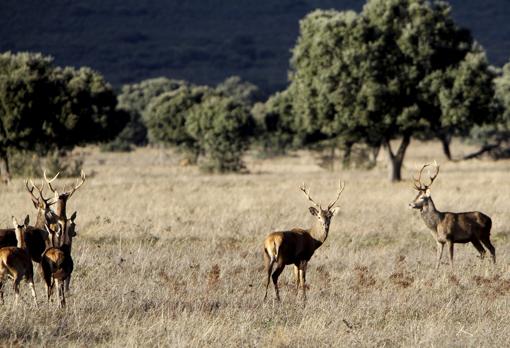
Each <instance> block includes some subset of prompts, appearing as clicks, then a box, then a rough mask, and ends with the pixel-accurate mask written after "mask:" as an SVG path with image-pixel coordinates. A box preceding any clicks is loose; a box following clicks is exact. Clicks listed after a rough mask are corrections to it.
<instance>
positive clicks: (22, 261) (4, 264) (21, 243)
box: [0, 215, 37, 306]
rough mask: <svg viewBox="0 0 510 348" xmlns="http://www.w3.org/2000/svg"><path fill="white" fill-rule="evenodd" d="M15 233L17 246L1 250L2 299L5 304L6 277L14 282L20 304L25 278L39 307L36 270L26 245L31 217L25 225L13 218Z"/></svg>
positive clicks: (0, 287)
mask: <svg viewBox="0 0 510 348" xmlns="http://www.w3.org/2000/svg"><path fill="white" fill-rule="evenodd" d="M12 223H13V225H14V231H15V235H16V240H17V246H15V247H13V246H10V247H4V248H1V249H0V298H1V300H2V304H3V303H4V292H3V289H2V288H3V282H4V278H5V276H6V275H7V276H9V277H11V278H12V279H13V280H14V292H15V294H16V304H18V303H19V283H20V282H21V280H22V279H23V278H25V279H26V281H27V282H28V284H29V285H30V290H31V291H32V297H33V298H34V302H35V305H36V306H37V296H36V294H35V287H34V269H33V267H32V261H31V260H30V254H29V252H28V250H27V245H26V243H25V236H24V234H25V232H26V230H27V228H28V223H29V217H28V215H27V217H26V218H25V221H24V223H23V225H19V224H18V221H17V220H16V218H15V217H14V216H13V217H12Z"/></svg>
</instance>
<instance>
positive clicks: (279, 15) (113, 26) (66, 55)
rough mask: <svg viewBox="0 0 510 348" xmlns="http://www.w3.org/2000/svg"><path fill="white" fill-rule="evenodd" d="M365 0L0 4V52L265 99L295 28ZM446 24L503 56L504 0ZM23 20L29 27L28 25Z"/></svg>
mask: <svg viewBox="0 0 510 348" xmlns="http://www.w3.org/2000/svg"><path fill="white" fill-rule="evenodd" d="M364 3H365V0H279V1H272V0H263V1H247V0H243V1H239V0H222V1H211V0H187V1H184V2H183V1H162V0H153V1H150V2H140V1H137V0H111V1H100V0H86V1H79V2H76V1H63V2H62V1H58V2H53V3H51V4H49V3H47V2H41V1H35V0H28V1H17V0H4V1H2V2H1V3H0V11H1V12H2V14H3V18H2V20H1V21H0V32H1V33H2V40H1V41H0V51H7V50H14V51H37V52H44V53H45V54H51V55H53V56H54V57H55V58H56V63H57V64H58V65H63V66H65V65H71V66H90V67H92V68H93V69H95V70H98V71H101V72H102V73H103V74H104V75H105V77H106V79H107V80H108V81H110V82H111V83H113V85H114V86H116V87H120V86H121V85H123V84H127V83H137V82H139V81H141V80H144V79H146V78H150V77H157V76H168V77H171V78H175V79H182V80H187V81H190V82H192V83H195V84H201V85H203V84H205V85H215V84H217V83H219V82H220V81H222V80H224V79H225V77H227V76H232V75H239V76H241V78H242V79H243V80H248V81H250V82H252V83H254V84H255V85H257V86H259V87H260V88H261V90H262V91H264V93H265V94H266V95H267V94H269V93H274V92H275V91H277V90H280V89H283V88H284V87H285V85H286V82H287V70H288V62H289V59H290V57H291V54H290V52H289V48H291V47H293V46H294V44H295V42H296V38H297V36H298V32H299V24H298V21H299V20H300V19H301V18H303V17H304V16H305V15H306V14H307V13H309V12H311V11H313V10H315V9H317V8H322V9H337V10H348V9H349V10H351V9H352V10H356V11H360V10H361V8H362V6H363V4H364ZM449 3H450V4H451V5H452V6H453V17H454V18H455V20H456V21H457V22H458V23H459V24H460V25H461V26H463V27H467V28H470V29H471V30H472V31H473V34H474V36H475V37H476V39H477V40H478V41H479V42H480V43H481V44H482V45H483V46H484V47H485V48H486V49H487V52H488V56H489V61H490V63H491V64H494V65H498V66H502V65H503V64H505V63H506V62H507V61H508V57H509V56H510V39H509V33H510V28H509V27H508V25H507V23H508V21H509V20H508V18H509V16H510V8H509V6H508V3H507V2H506V1H505V0H483V1H481V0H450V1H449ZM27 23H30V25H27Z"/></svg>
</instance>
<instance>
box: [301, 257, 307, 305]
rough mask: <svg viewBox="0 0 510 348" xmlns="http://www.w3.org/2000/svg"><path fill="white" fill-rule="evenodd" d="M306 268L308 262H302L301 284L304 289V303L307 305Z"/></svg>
mask: <svg viewBox="0 0 510 348" xmlns="http://www.w3.org/2000/svg"><path fill="white" fill-rule="evenodd" d="M306 266H307V262H306V261H303V262H301V266H300V268H299V278H300V282H301V288H302V289H303V303H306Z"/></svg>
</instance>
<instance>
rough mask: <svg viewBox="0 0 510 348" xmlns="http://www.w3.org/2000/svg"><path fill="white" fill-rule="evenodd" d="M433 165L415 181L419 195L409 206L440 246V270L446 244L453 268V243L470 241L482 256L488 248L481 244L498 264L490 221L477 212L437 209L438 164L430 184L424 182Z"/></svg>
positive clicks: (420, 173) (438, 253) (438, 246)
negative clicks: (434, 195) (434, 189)
mask: <svg viewBox="0 0 510 348" xmlns="http://www.w3.org/2000/svg"><path fill="white" fill-rule="evenodd" d="M431 165H432V164H431V163H429V164H425V165H424V166H423V167H422V168H421V170H420V172H419V175H418V179H416V178H415V179H414V188H415V189H416V190H417V191H418V195H417V196H416V198H415V199H414V201H413V202H411V203H409V206H410V207H411V208H414V209H419V210H420V212H421V217H422V218H423V221H424V222H425V225H427V227H428V228H429V229H430V230H431V231H432V236H433V237H434V239H435V240H436V243H437V265H436V269H438V268H439V264H440V262H441V257H442V255H443V248H444V245H445V243H446V244H448V249H449V251H450V265H451V267H452V268H453V244H454V243H469V242H471V243H472V244H473V246H474V247H475V248H476V250H477V251H478V252H479V253H480V257H481V258H483V257H484V256H485V249H484V248H483V246H482V244H483V245H485V247H486V248H487V249H489V251H490V253H491V256H492V261H493V262H494V263H496V249H495V248H494V246H493V245H492V243H491V240H490V233H491V227H492V221H491V218H490V217H488V216H487V215H485V214H483V213H480V212H478V211H473V212H467V213H450V212H440V211H438V210H437V209H436V206H435V205H434V202H433V201H432V197H431V196H430V186H432V183H433V182H434V180H435V179H436V178H437V175H438V174H439V165H438V164H437V163H436V162H435V161H434V167H435V168H436V172H435V174H434V175H432V176H430V183H429V184H428V185H425V184H423V183H422V182H421V175H422V173H423V170H424V169H425V168H426V167H428V166H431Z"/></svg>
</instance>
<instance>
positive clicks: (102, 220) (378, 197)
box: [0, 143, 510, 347]
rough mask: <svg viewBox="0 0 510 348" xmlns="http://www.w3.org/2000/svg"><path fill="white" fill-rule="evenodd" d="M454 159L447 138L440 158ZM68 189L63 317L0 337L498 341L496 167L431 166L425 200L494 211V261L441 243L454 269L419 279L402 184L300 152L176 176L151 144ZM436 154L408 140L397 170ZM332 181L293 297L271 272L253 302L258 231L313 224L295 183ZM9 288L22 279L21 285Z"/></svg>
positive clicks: (95, 341) (54, 314)
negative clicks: (325, 215)
mask: <svg viewBox="0 0 510 348" xmlns="http://www.w3.org/2000/svg"><path fill="white" fill-rule="evenodd" d="M459 149H460V150H464V151H465V150H466V149H465V148H464V147H461V146H460V145H458V144H456V145H455V150H457V151H459ZM86 151H89V152H91V154H90V155H89V156H88V157H87V161H86V170H87V171H88V172H89V173H91V172H93V173H94V175H93V176H91V177H90V179H89V180H88V181H87V183H86V184H85V186H84V187H83V188H82V189H81V190H80V191H79V192H77V193H76V194H75V197H74V198H73V199H72V201H71V202H70V207H69V209H70V211H69V213H71V212H72V211H73V210H77V211H78V219H77V223H78V237H77V238H76V239H75V243H74V249H73V252H74V258H75V264H76V271H75V273H74V274H73V281H72V284H71V286H72V293H71V295H70V297H69V299H68V300H69V301H68V308H67V309H66V310H65V311H59V310H56V309H55V308H54V307H55V306H54V305H52V306H50V307H48V306H46V304H45V303H44V298H45V294H44V288H43V285H42V282H41V280H40V279H39V280H38V281H37V283H36V288H37V290H38V295H39V299H40V302H41V304H42V306H41V307H42V308H39V309H35V308H34V307H33V306H32V304H31V303H30V297H29V291H28V288H27V287H26V286H22V294H23V297H24V299H25V300H26V303H25V304H23V305H21V306H19V307H17V308H16V307H14V306H13V296H12V291H11V289H10V284H11V283H8V286H9V290H8V292H7V294H6V304H5V305H4V306H3V308H2V311H1V314H0V342H1V343H2V344H7V345H18V344H20V345H50V344H53V343H57V344H59V345H71V346H90V345H108V346H137V345H149V346H154V345H169V346H179V347H182V346H204V345H210V346H235V347H239V346H272V347H284V346H292V347H294V346H302V347H310V346H339V345H341V346H380V347H385V346H389V347H392V346H505V345H507V344H508V343H507V342H508V332H510V321H509V320H508V308H509V307H508V305H509V303H508V299H509V298H510V297H509V296H510V275H509V274H508V264H509V260H510V259H509V257H510V256H509V255H510V252H509V251H510V250H509V246H508V238H509V237H510V228H509V227H508V217H509V214H508V211H509V209H510V203H508V202H509V200H508V197H509V194H510V180H508V173H509V169H510V162H508V161H500V162H490V161H471V162H464V163H443V165H442V167H441V174H440V176H439V178H438V180H437V182H436V183H435V184H434V185H435V187H434V189H433V197H434V200H435V202H436V205H437V207H438V208H439V209H441V210H453V211H462V210H474V209H477V210H481V211H483V212H485V213H487V214H489V215H490V216H491V217H492V218H493V222H494V225H493V226H494V227H493V232H492V234H493V241H494V244H495V246H496V249H497V254H498V264H497V265H496V267H493V266H492V265H490V263H489V260H488V259H487V260H484V261H481V260H479V259H478V258H476V251H475V249H474V248H473V247H472V246H470V245H458V246H457V247H456V254H455V261H456V270H455V273H454V274H452V273H451V272H450V270H449V268H448V266H447V265H446V259H445V262H444V263H445V264H443V265H442V267H441V268H440V271H439V272H438V273H436V272H435V271H434V259H435V244H434V242H433V240H432V237H431V236H430V235H429V232H428V231H427V230H426V228H425V225H424V224H423V222H422V221H421V220H420V217H419V215H418V213H417V212H416V211H411V210H409V209H408V208H407V204H408V203H409V201H410V200H411V199H412V198H414V195H415V193H414V192H413V191H412V189H411V187H410V185H409V182H404V183H401V184H390V183H387V182H386V181H385V180H384V179H385V177H386V174H385V169H384V168H383V164H381V165H379V166H378V167H377V168H376V169H375V170H372V171H356V170H353V171H337V172H327V171H324V170H322V169H321V168H319V167H318V166H316V165H313V164H311V163H312V162H311V159H310V155H309V154H307V153H300V154H298V155H297V156H294V157H287V158H281V159H274V160H258V159H249V161H248V167H249V168H250V170H251V173H252V174H247V175H225V176H210V175H204V174H201V173H199V172H198V171H196V170H195V169H194V168H189V167H180V166H179V165H178V163H179V158H178V157H176V156H173V155H172V154H171V153H170V152H167V151H162V150H147V149H144V150H139V151H137V152H135V153H131V154H102V153H97V152H95V151H93V150H90V149H87V150H86ZM432 158H438V159H440V160H441V162H444V161H442V158H443V157H442V156H441V153H440V146H439V144H436V143H431V144H430V143H429V144H419V143H413V145H412V147H411V148H410V149H409V153H408V157H407V160H406V168H405V171H404V175H405V177H409V176H410V174H411V172H412V171H413V170H415V169H416V168H418V167H419V165H420V164H421V163H423V162H424V161H429V160H431V159H432ZM339 178H342V179H343V180H345V181H346V183H347V188H346V190H345V192H344V194H343V197H342V198H341V202H340V205H341V207H342V212H341V213H340V215H339V216H337V217H335V219H334V220H333V223H332V228H331V231H330V237H329V239H328V240H327V241H326V243H325V245H324V246H323V247H321V248H320V249H319V250H318V251H317V253H316V255H315V256H314V257H313V259H312V260H311V262H310V266H309V272H308V285H309V291H308V302H307V306H306V307H304V308H303V306H302V302H301V301H300V299H296V297H295V294H294V287H293V280H292V272H291V270H290V269H286V270H285V271H284V273H283V275H282V277H281V278H280V283H281V295H282V299H283V301H282V303H281V304H280V305H277V304H275V303H273V300H272V299H273V297H274V293H273V292H272V291H271V300H270V301H268V302H267V303H262V298H263V295H264V291H263V279H264V274H263V270H262V269H263V261H262V255H261V250H262V247H261V244H262V241H263V239H264V236H265V235H266V234H267V233H268V232H270V231H272V230H276V229H283V228H288V227H294V226H305V227H306V226H307V225H308V224H309V223H310V222H311V221H312V220H311V217H310V216H309V214H308V210H307V207H308V203H307V201H306V200H305V199H304V197H303V196H302V193H301V192H300V191H299V189H298V186H299V184H301V183H302V182H303V181H306V182H307V183H308V184H309V185H311V187H312V196H313V197H317V199H320V200H323V201H326V200H329V199H331V198H332V194H334V190H335V185H336V183H337V181H338V179H339ZM0 190H1V194H2V197H3V199H2V201H1V203H0V209H1V211H3V212H4V213H3V215H2V216H0V223H1V224H2V225H3V226H9V221H10V216H11V214H14V215H16V216H18V217H22V216H23V214H26V213H27V212H30V213H31V215H32V217H34V215H33V213H34V211H33V207H31V204H30V200H29V198H28V195H27V194H26V193H25V192H23V185H22V183H21V181H16V182H14V184H13V185H11V186H9V187H7V188H5V187H4V188H1V189H0ZM22 285H24V284H22Z"/></svg>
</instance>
